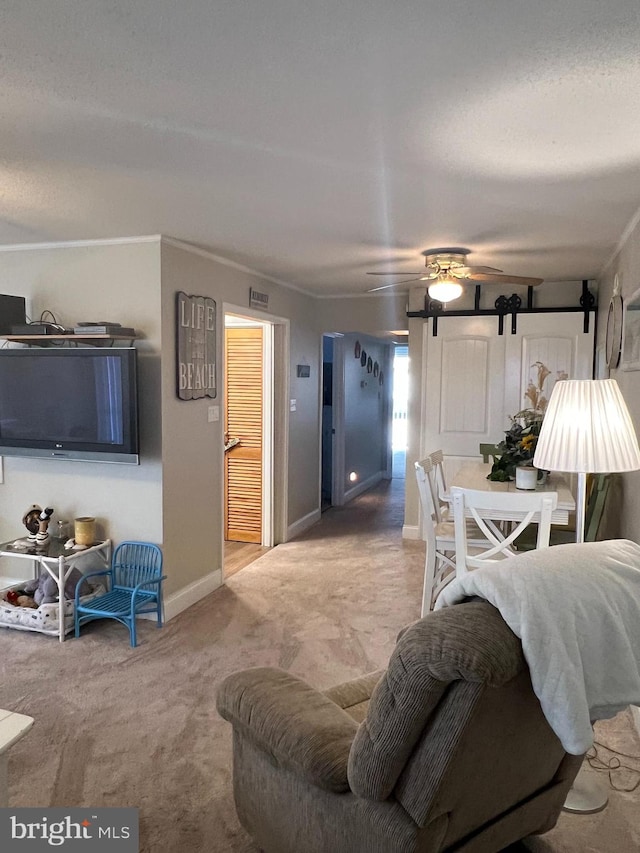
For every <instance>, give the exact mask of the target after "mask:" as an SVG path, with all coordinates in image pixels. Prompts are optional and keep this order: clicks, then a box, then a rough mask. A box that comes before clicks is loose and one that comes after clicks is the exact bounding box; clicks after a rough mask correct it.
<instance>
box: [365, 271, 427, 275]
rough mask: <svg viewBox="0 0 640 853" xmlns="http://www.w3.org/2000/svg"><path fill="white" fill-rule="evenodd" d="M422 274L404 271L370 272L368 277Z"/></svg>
mask: <svg viewBox="0 0 640 853" xmlns="http://www.w3.org/2000/svg"><path fill="white" fill-rule="evenodd" d="M421 273H422V270H420V272H412V271H411V270H403V271H402V272H368V273H367V275H420V274H421Z"/></svg>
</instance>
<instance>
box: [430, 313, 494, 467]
mask: <svg viewBox="0 0 640 853" xmlns="http://www.w3.org/2000/svg"><path fill="white" fill-rule="evenodd" d="M497 330H498V326H497V321H496V318H495V317H450V318H448V319H446V320H444V319H442V320H440V321H439V322H438V334H437V336H436V337H433V335H432V334H431V323H430V322H427V323H425V325H424V335H425V337H424V342H423V353H424V360H423V365H424V371H423V381H424V385H423V406H424V408H423V417H422V427H423V429H422V441H421V451H422V455H423V456H424V455H426V454H428V453H431V452H432V451H434V450H437V449H439V448H442V450H443V452H444V454H445V456H449V457H469V456H478V445H479V443H480V442H494V441H495V440H496V436H500V435H501V433H502V430H503V429H504V427H503V421H504V370H505V336H504V335H498V333H497Z"/></svg>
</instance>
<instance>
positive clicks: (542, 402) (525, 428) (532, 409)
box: [487, 361, 568, 482]
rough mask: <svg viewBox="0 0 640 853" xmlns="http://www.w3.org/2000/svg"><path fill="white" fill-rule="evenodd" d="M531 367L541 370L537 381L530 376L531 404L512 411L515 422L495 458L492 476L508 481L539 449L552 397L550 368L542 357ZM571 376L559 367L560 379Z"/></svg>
mask: <svg viewBox="0 0 640 853" xmlns="http://www.w3.org/2000/svg"><path fill="white" fill-rule="evenodd" d="M531 367H535V368H536V370H537V377H536V382H533V381H532V380H531V379H530V380H529V385H528V386H527V390H526V392H525V395H524V396H525V399H526V400H528V402H529V405H528V406H527V407H526V408H524V409H521V410H520V411H519V412H516V414H515V415H510V416H509V420H510V421H511V426H510V427H509V429H508V430H506V431H505V434H504V436H505V437H504V438H503V439H502V441H501V442H500V443H499V444H498V445H497V448H498V451H499V453H500V456H499V457H498V458H497V459H496V460H495V462H494V463H493V466H492V468H491V471H490V473H489V474H488V475H487V479H488V480H497V481H500V482H504V481H506V480H514V479H515V476H516V467H517V466H518V465H527V464H529V465H530V464H531V463H532V461H533V456H534V454H535V452H536V445H537V443H538V436H539V435H540V428H541V427H542V421H543V420H544V415H545V412H546V410H547V404H548V402H549V400H548V398H547V397H546V396H545V393H544V385H545V382H546V380H547V377H548V376H550V375H551V371H550V370H549V368H548V367H547V366H546V365H545V364H543V363H542V362H541V361H536V362H535V364H532V365H531ZM561 379H568V374H567V373H565V372H564V371H563V370H559V371H557V376H556V381H560V380H561Z"/></svg>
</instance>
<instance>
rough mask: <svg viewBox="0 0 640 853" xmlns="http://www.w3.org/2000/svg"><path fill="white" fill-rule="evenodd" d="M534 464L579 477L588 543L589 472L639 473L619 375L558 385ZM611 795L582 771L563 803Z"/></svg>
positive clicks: (580, 520) (599, 801)
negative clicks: (619, 385) (617, 378)
mask: <svg viewBox="0 0 640 853" xmlns="http://www.w3.org/2000/svg"><path fill="white" fill-rule="evenodd" d="M533 464H534V465H535V467H536V468H541V469H543V470H547V471H565V472H569V473H575V474H577V475H578V493H577V496H576V497H577V499H576V542H584V526H585V513H586V506H587V474H596V473H607V474H608V473H613V472H617V471H635V470H637V469H639V468H640V450H639V449H638V440H637V438H636V433H635V429H634V427H633V423H632V421H631V416H630V414H629V410H628V409H627V405H626V403H625V401H624V398H623V396H622V393H621V392H620V389H619V387H618V383H617V382H616V381H615V379H566V380H563V381H560V382H556V384H555V385H554V388H553V391H552V393H551V397H550V399H549V405H548V406H547V411H546V413H545V416H544V420H543V422H542V428H541V430H540V435H539V437H538V443H537V445H536V452H535V455H534V457H533ZM606 804H607V793H606V791H605V790H604V788H602V786H600V785H599V783H598V780H597V779H595V778H593V777H592V776H591V775H590V774H587V773H584V772H583V770H582V769H581V770H580V772H579V773H578V776H577V777H576V779H575V781H574V783H573V786H572V788H571V790H570V791H569V794H568V796H567V799H566V801H565V804H564V808H565V810H566V811H571V812H579V813H583V814H588V813H592V812H597V811H600V810H601V809H603V808H604V807H605V806H606Z"/></svg>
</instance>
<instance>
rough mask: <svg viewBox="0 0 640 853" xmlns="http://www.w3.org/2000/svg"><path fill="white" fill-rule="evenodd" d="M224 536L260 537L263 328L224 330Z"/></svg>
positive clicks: (241, 539) (239, 538)
mask: <svg viewBox="0 0 640 853" xmlns="http://www.w3.org/2000/svg"><path fill="white" fill-rule="evenodd" d="M225 365H226V389H227V406H226V419H225V420H226V423H225V428H226V432H227V433H228V435H229V437H230V438H239V439H240V443H239V444H237V445H236V446H235V447H232V448H231V450H228V451H227V452H226V453H225V539H230V540H232V541H234V542H258V543H259V542H261V541H262V328H261V327H258V328H256V327H254V328H250V329H234V328H231V329H227V330H226V332H225Z"/></svg>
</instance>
